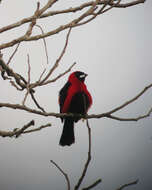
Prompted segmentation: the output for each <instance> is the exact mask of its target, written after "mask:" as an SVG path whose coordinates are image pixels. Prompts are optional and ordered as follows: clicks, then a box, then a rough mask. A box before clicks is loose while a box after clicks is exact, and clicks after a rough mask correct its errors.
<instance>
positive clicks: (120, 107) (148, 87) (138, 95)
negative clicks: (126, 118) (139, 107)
mask: <svg viewBox="0 0 152 190" xmlns="http://www.w3.org/2000/svg"><path fill="white" fill-rule="evenodd" d="M151 87H152V84H150V85H148V86H146V87H145V88H144V89H143V90H142V91H141V92H140V93H139V94H137V95H136V96H135V97H134V98H132V99H131V100H129V101H127V102H125V103H124V104H122V105H121V106H118V107H117V108H115V109H113V110H111V111H109V112H108V113H109V114H112V113H114V112H116V111H119V110H121V109H122V108H124V107H126V106H128V105H129V104H131V103H132V102H134V101H136V100H137V99H138V98H139V97H140V96H142V95H143V94H144V93H145V92H146V91H147V90H148V89H150V88H151Z"/></svg>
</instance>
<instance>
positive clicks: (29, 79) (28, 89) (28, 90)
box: [22, 54, 31, 105]
mask: <svg viewBox="0 0 152 190" xmlns="http://www.w3.org/2000/svg"><path fill="white" fill-rule="evenodd" d="M27 59H28V61H27V63H28V81H27V84H26V89H27V92H26V94H25V97H24V99H23V102H22V104H23V105H24V104H25V101H26V99H27V96H28V94H29V93H30V88H29V86H30V81H31V76H30V75H31V66H30V58H29V54H28V55H27Z"/></svg>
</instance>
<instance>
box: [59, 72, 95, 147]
mask: <svg viewBox="0 0 152 190" xmlns="http://www.w3.org/2000/svg"><path fill="white" fill-rule="evenodd" d="M86 76H87V74H85V73H84V72H80V71H76V72H73V73H72V74H71V75H70V76H69V79H68V81H67V83H66V84H65V85H64V86H63V88H62V89H61V90H60V92H59V105H60V113H73V114H82V115H85V114H86V113H87V111H88V109H89V108H90V106H91V104H92V97H91V95H90V93H89V91H88V90H87V87H86V85H85V83H84V81H85V78H86ZM80 119H81V118H80V117H78V116H75V117H65V118H61V120H62V122H64V126H63V131H62V135H61V138H60V142H59V144H60V145H61V146H66V145H67V146H70V145H71V144H73V143H74V142H75V137H74V122H78V121H79V120H80Z"/></svg>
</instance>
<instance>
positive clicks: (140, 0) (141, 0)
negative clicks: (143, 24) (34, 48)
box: [0, 0, 145, 49]
mask: <svg viewBox="0 0 152 190" xmlns="http://www.w3.org/2000/svg"><path fill="white" fill-rule="evenodd" d="M55 2H56V0H52V1H49V3H47V5H46V6H44V7H43V8H42V9H40V10H39V11H38V12H37V16H36V19H38V18H40V17H41V16H42V14H43V12H44V11H46V10H47V9H48V8H49V5H50V6H52V5H53V4H54V3H55ZM96 2H97V3H96ZM107 2H112V4H109V5H110V6H113V7H115V6H119V7H120V8H121V7H129V6H134V5H137V4H140V3H144V2H145V0H136V1H133V2H130V3H126V4H122V6H120V4H117V3H113V1H109V0H106V1H103V2H102V3H101V1H98V0H96V1H93V2H92V1H91V2H90V4H86V3H85V4H83V5H80V6H79V7H80V9H81V6H82V8H85V7H91V8H90V9H89V10H87V11H86V12H85V13H83V14H82V15H81V16H79V17H78V18H76V19H74V20H72V21H70V22H69V23H67V24H65V25H61V26H59V27H57V28H56V29H54V30H52V31H49V32H46V33H44V34H40V35H35V36H31V37H30V35H26V34H25V35H23V36H21V37H19V38H16V39H14V40H12V41H10V42H7V43H4V44H1V45H0V49H4V48H8V47H11V46H14V45H15V44H17V43H20V42H22V41H33V40H39V39H41V38H45V37H48V36H51V35H54V34H57V33H59V32H61V31H63V30H65V29H67V28H72V27H77V26H79V24H78V23H79V22H80V21H82V20H83V19H84V18H86V17H88V16H89V15H91V14H92V13H93V11H94V10H95V9H96V6H94V4H96V5H103V4H107ZM93 7H94V8H93ZM102 14H103V12H102ZM94 18H95V17H94ZM34 19H35V14H34V15H33V16H31V17H29V18H25V19H22V20H21V21H19V22H17V23H14V24H12V25H9V26H6V27H4V28H2V29H0V33H1V32H3V31H6V30H10V29H12V28H14V27H17V26H20V25H22V24H24V23H27V22H32V21H33V20H34ZM84 24H85V22H84ZM34 25H35V24H34V23H33V24H32V23H31V28H32V27H33V26H34ZM81 25H82V24H81ZM29 31H30V30H29Z"/></svg>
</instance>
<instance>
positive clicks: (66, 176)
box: [50, 160, 70, 190]
mask: <svg viewBox="0 0 152 190" xmlns="http://www.w3.org/2000/svg"><path fill="white" fill-rule="evenodd" d="M50 162H51V163H52V164H53V165H55V167H56V168H57V169H58V170H59V171H60V172H61V173H62V174H63V175H64V177H65V179H66V182H67V187H68V190H70V180H69V177H68V175H67V174H66V173H65V172H64V171H63V170H62V169H61V167H60V166H59V165H58V164H57V163H55V162H54V161H53V160H50Z"/></svg>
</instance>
